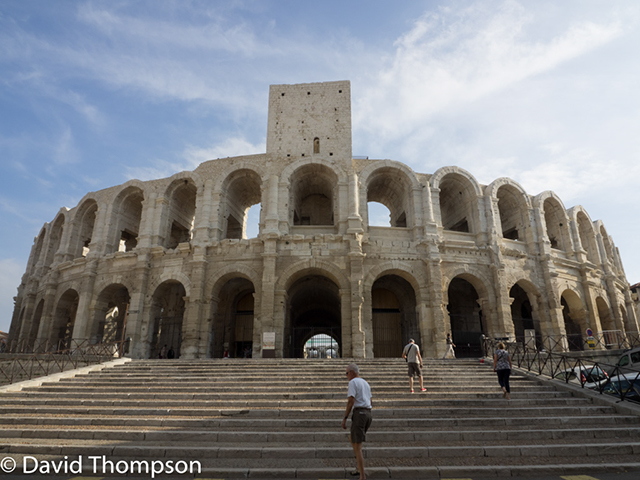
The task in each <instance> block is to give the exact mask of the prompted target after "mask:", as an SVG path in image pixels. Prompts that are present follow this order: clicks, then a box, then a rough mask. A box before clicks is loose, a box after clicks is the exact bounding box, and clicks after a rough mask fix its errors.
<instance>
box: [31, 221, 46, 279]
mask: <svg viewBox="0 0 640 480" xmlns="http://www.w3.org/2000/svg"><path fill="white" fill-rule="evenodd" d="M46 227H47V225H45V226H44V227H42V229H41V230H40V233H39V234H38V236H37V237H36V240H35V245H34V249H33V256H32V257H31V262H30V263H29V265H28V267H27V272H33V271H34V270H35V268H36V267H37V265H38V262H39V261H40V257H41V256H42V250H43V248H44V241H45V238H46V236H47V228H46Z"/></svg>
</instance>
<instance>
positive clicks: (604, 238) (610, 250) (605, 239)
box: [600, 226, 614, 265]
mask: <svg viewBox="0 0 640 480" xmlns="http://www.w3.org/2000/svg"><path fill="white" fill-rule="evenodd" d="M600 235H602V243H603V244H604V251H605V253H606V254H607V260H609V263H611V265H614V261H613V247H612V246H611V241H610V240H609V235H607V231H606V230H605V229H604V226H602V227H600Z"/></svg>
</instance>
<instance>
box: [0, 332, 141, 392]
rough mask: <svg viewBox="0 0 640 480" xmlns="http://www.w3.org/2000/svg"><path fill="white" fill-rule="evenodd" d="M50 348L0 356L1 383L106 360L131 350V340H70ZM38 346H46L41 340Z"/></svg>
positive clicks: (29, 378)
mask: <svg viewBox="0 0 640 480" xmlns="http://www.w3.org/2000/svg"><path fill="white" fill-rule="evenodd" d="M54 345H55V349H54V350H52V351H49V352H37V353H16V354H14V355H13V356H9V357H8V358H7V359H6V360H0V384H10V383H15V382H21V381H23V380H31V379H33V378H37V377H42V376H46V375H51V374H53V373H60V372H64V371H67V370H73V369H76V368H81V367H86V366H89V365H95V364H98V363H103V362H106V361H109V360H112V359H113V358H117V357H122V356H124V355H126V354H127V353H128V348H129V342H128V341H124V342H123V341H120V342H112V343H98V344H91V343H90V342H89V341H87V340H85V341H81V342H78V341H75V340H71V341H70V345H69V348H67V349H59V348H58V347H59V345H57V344H54ZM38 348H45V344H44V343H42V344H39V345H38Z"/></svg>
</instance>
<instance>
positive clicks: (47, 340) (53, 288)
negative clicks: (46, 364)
mask: <svg viewBox="0 0 640 480" xmlns="http://www.w3.org/2000/svg"><path fill="white" fill-rule="evenodd" d="M59 276H60V273H59V272H58V270H55V271H51V272H50V273H49V275H48V277H47V280H46V284H45V292H44V305H43V308H42V319H41V320H40V328H39V329H38V337H37V342H36V343H38V344H39V345H41V346H42V348H43V349H44V350H42V351H49V348H48V347H49V346H50V344H51V336H52V335H53V320H54V308H55V304H54V302H55V299H56V292H57V291H58V277H59ZM39 350H40V349H39Z"/></svg>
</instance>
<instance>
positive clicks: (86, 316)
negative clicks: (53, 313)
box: [73, 254, 99, 344]
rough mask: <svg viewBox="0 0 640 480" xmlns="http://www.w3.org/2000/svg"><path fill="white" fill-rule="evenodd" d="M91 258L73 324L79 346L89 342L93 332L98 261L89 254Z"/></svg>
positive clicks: (87, 264) (83, 276)
mask: <svg viewBox="0 0 640 480" xmlns="http://www.w3.org/2000/svg"><path fill="white" fill-rule="evenodd" d="M89 255H90V258H88V259H87V263H86V265H85V269H84V273H83V274H82V282H81V288H80V291H79V292H78V295H79V297H80V298H79V300H78V310H77V311H76V319H75V322H74V324H73V340H74V341H75V342H77V343H78V344H80V343H82V342H85V341H86V340H89V336H90V332H91V322H92V321H93V319H92V318H90V307H91V302H92V300H93V286H94V285H95V282H96V275H97V271H98V263H99V261H98V259H97V258H91V257H93V255H91V254H89Z"/></svg>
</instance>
